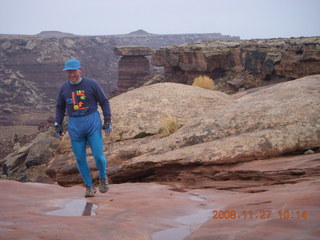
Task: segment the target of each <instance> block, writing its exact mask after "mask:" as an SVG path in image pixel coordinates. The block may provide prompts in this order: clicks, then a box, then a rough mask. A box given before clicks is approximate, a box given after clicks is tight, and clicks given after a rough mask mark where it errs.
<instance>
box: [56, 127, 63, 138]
mask: <svg viewBox="0 0 320 240" xmlns="http://www.w3.org/2000/svg"><path fill="white" fill-rule="evenodd" d="M54 128H55V133H54V135H55V137H61V136H62V134H63V127H62V126H61V125H59V124H57V125H55V126H54Z"/></svg>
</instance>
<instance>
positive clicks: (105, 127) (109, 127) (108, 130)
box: [102, 121, 112, 133]
mask: <svg viewBox="0 0 320 240" xmlns="http://www.w3.org/2000/svg"><path fill="white" fill-rule="evenodd" d="M102 129H103V130H104V132H105V133H111V132H112V123H111V121H107V122H105V123H104V124H103V126H102Z"/></svg>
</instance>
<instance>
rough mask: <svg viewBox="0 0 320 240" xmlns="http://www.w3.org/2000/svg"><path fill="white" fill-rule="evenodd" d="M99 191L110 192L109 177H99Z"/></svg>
mask: <svg viewBox="0 0 320 240" xmlns="http://www.w3.org/2000/svg"><path fill="white" fill-rule="evenodd" d="M99 183H100V184H99V191H100V192H101V193H105V192H108V190H109V187H108V178H106V177H105V178H100V179H99Z"/></svg>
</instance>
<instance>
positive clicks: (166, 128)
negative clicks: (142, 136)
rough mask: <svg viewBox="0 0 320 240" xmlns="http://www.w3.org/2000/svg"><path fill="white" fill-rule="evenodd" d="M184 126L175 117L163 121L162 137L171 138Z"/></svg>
mask: <svg viewBox="0 0 320 240" xmlns="http://www.w3.org/2000/svg"><path fill="white" fill-rule="evenodd" d="M181 126H182V125H181V124H180V123H179V122H178V120H177V119H176V118H174V117H169V118H167V119H165V120H163V121H162V122H161V124H160V129H159V134H160V136H161V137H166V136H169V135H170V134H172V133H174V132H175V131H177V130H178V129H179V128H180V127H181Z"/></svg>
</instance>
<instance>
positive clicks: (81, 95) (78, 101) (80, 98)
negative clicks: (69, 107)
mask: <svg viewBox="0 0 320 240" xmlns="http://www.w3.org/2000/svg"><path fill="white" fill-rule="evenodd" d="M71 95H72V103H73V109H74V110H83V109H87V108H89V107H83V105H84V102H85V100H86V95H85V91H84V90H77V91H74V92H72V93H71Z"/></svg>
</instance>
